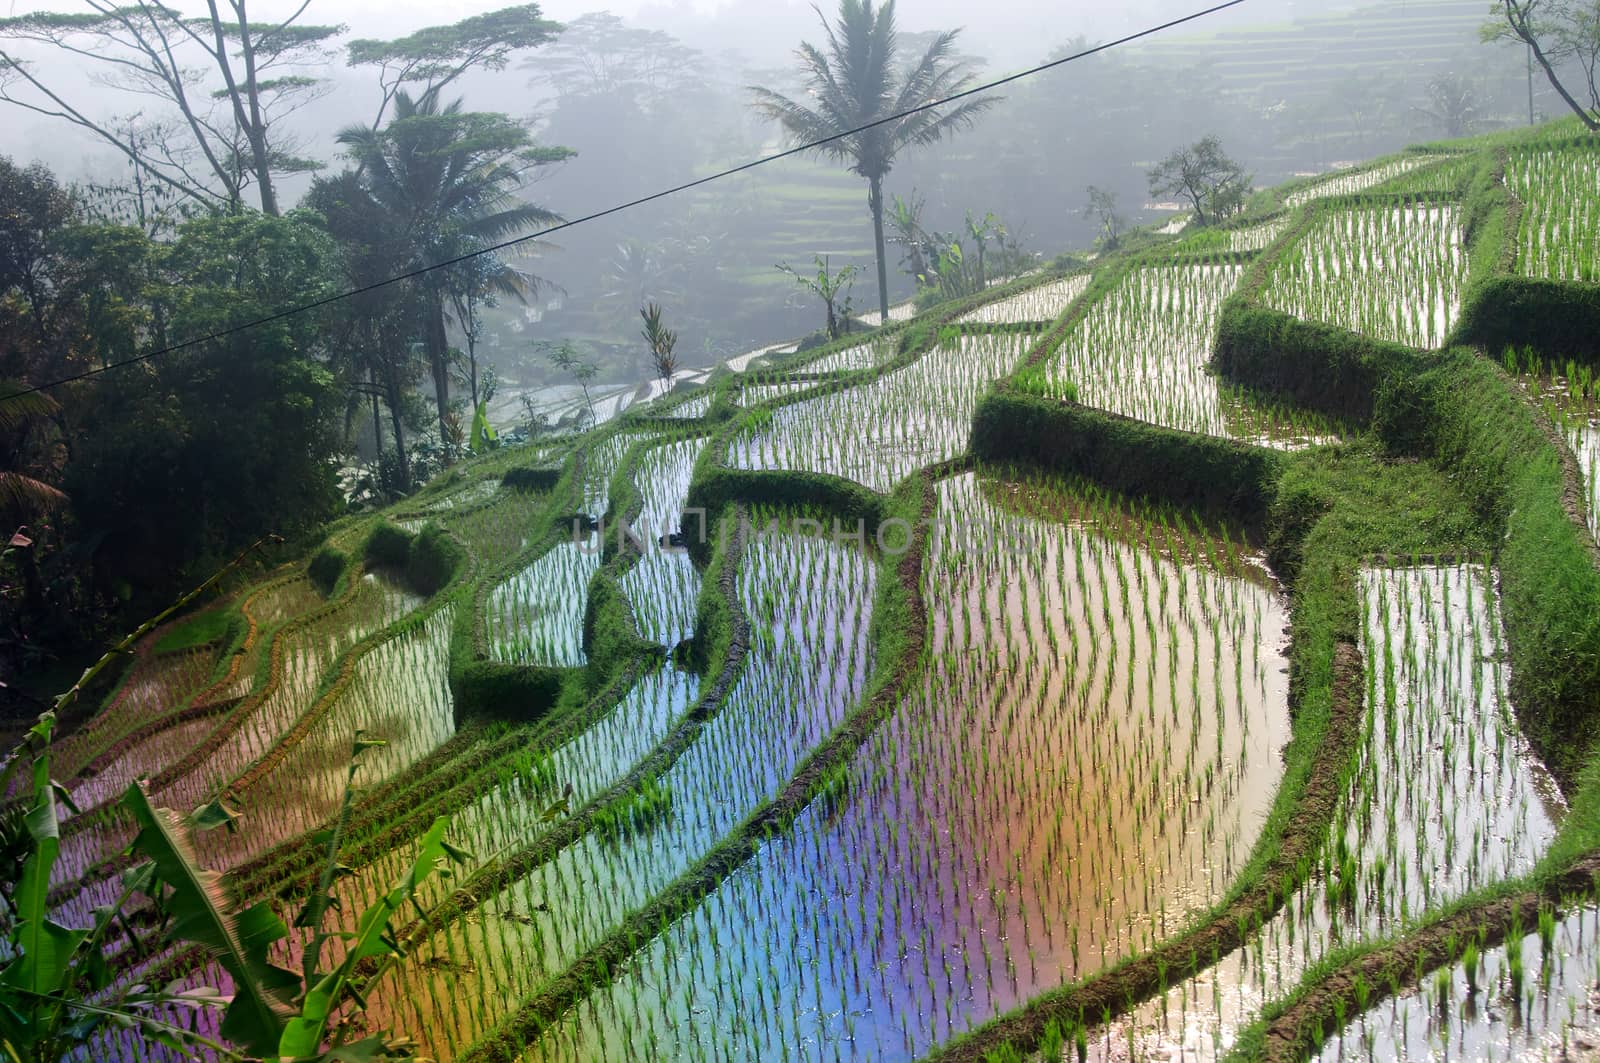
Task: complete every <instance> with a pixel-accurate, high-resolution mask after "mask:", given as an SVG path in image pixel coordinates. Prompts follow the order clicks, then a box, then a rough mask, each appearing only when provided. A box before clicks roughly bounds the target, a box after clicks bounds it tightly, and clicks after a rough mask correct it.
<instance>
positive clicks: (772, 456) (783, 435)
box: [728, 332, 1033, 492]
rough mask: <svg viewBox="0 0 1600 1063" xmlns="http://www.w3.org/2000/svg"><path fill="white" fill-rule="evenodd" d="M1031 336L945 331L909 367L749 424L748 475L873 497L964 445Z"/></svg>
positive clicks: (744, 441)
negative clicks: (793, 475)
mask: <svg viewBox="0 0 1600 1063" xmlns="http://www.w3.org/2000/svg"><path fill="white" fill-rule="evenodd" d="M1032 342H1033V341H1032V339H1031V337H1028V336H1024V335H1021V334H1009V335H982V336H958V335H955V334H953V333H949V332H947V333H945V334H943V335H942V336H941V337H940V340H939V343H938V345H937V346H936V347H934V348H933V349H932V350H930V351H929V352H928V353H926V354H924V355H923V356H922V357H921V358H919V359H917V360H916V361H915V362H913V363H911V364H910V365H908V366H905V367H904V368H901V369H897V370H895V371H894V372H891V373H887V374H885V375H884V376H881V377H879V378H878V379H876V380H874V381H872V382H871V383H868V384H863V385H861V386H860V387H856V388H851V389H849V390H847V391H836V392H830V393H828V394H825V395H821V396H818V397H817V398H814V399H807V400H804V401H802V402H797V403H794V404H792V405H789V406H783V407H780V408H778V409H776V410H772V411H770V412H769V413H764V414H758V415H757V416H756V417H754V418H751V419H750V421H749V423H748V424H747V426H746V427H745V428H744V429H743V430H742V431H741V432H740V433H739V434H738V435H737V436H736V437H735V438H734V439H733V441H732V443H731V444H730V445H729V453H728V461H729V463H730V464H732V465H734V466H735V467H737V468H741V469H788V470H796V471H809V472H820V473H831V474H832V475H835V476H842V477H844V478H846V479H850V480H854V481H856V482H857V483H859V484H862V485H863V486H866V487H869V488H871V489H872V490H874V491H885V492H886V491H888V490H889V489H890V488H892V487H893V486H894V485H895V484H896V483H898V482H899V481H900V480H902V479H904V478H905V477H906V476H908V475H910V474H911V473H913V472H915V471H916V470H918V469H921V468H923V467H925V466H927V465H931V464H934V463H935V462H940V461H946V460H948V459H950V458H953V457H955V456H956V455H957V454H960V453H961V452H962V451H963V450H965V449H966V447H967V440H968V437H969V435H970V432H971V429H972V414H973V410H974V409H975V408H976V407H977V403H978V398H979V397H980V396H981V395H982V394H983V392H984V389H985V388H987V387H988V385H989V384H990V383H991V382H992V381H994V380H996V379H998V378H1000V377H1003V376H1005V375H1007V374H1008V373H1010V372H1011V371H1012V369H1014V368H1015V367H1016V365H1017V363H1018V362H1020V361H1021V359H1022V356H1023V354H1024V353H1025V352H1026V350H1027V347H1028V345H1029V344H1030V343H1032Z"/></svg>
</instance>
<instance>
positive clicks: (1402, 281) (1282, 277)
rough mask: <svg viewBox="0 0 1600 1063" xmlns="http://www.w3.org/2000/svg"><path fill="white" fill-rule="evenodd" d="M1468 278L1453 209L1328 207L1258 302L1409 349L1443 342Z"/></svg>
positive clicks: (1281, 263)
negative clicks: (1348, 208)
mask: <svg viewBox="0 0 1600 1063" xmlns="http://www.w3.org/2000/svg"><path fill="white" fill-rule="evenodd" d="M1465 277H1466V259H1465V256H1464V254H1463V253H1462V246H1461V230H1460V226H1459V225H1458V224H1457V221H1456V212H1455V210H1454V209H1453V208H1450V207H1428V206H1420V205H1419V206H1410V207H1375V208H1367V209H1362V210H1348V211H1337V212H1328V213H1326V214H1324V215H1323V216H1322V217H1321V218H1320V219H1319V220H1318V222H1317V224H1316V225H1314V226H1313V227H1312V228H1311V230H1310V231H1309V232H1307V233H1306V235H1305V238H1304V239H1303V240H1302V241H1301V243H1300V245H1299V246H1298V247H1297V248H1295V249H1293V250H1291V251H1290V252H1288V253H1287V254H1285V255H1283V256H1282V257H1281V258H1279V259H1278V261H1277V263H1276V265H1275V266H1274V268H1273V271H1272V274H1271V276H1270V277H1269V279H1268V281H1267V284H1266V287H1265V289H1264V290H1263V292H1262V302H1263V305H1265V306H1267V307H1269V308H1271V309H1274V310H1282V311H1283V312H1284V313H1287V314H1293V315H1295V316H1296V317H1300V318H1305V319H1306V320H1310V321H1320V322H1323V323H1325V324H1329V325H1337V326H1339V327H1341V328H1346V329H1349V330H1350V331H1352V332H1358V333H1361V334H1362V335H1364V336H1369V337H1371V338H1373V339H1379V340H1392V341H1394V342H1396V343H1404V344H1409V345H1410V346H1412V347H1425V348H1432V347H1437V346H1439V345H1440V344H1442V343H1443V342H1444V339H1445V337H1446V336H1447V335H1448V334H1449V332H1450V328H1451V326H1452V325H1453V324H1454V323H1455V319H1456V315H1457V314H1458V313H1459V311H1460V308H1461V290H1462V284H1463V282H1464V280H1465Z"/></svg>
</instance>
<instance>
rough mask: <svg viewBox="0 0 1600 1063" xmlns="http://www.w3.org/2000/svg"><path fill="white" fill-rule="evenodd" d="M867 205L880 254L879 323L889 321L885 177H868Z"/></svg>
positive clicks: (873, 235) (874, 242)
mask: <svg viewBox="0 0 1600 1063" xmlns="http://www.w3.org/2000/svg"><path fill="white" fill-rule="evenodd" d="M867 206H868V207H869V208H871V210H872V244H873V250H875V251H876V252H877V254H878V314H879V318H878V325H879V326H880V327H881V326H883V325H887V324H888V323H889V267H888V265H887V263H886V262H885V260H884V253H883V178H882V177H881V176H877V177H869V178H867Z"/></svg>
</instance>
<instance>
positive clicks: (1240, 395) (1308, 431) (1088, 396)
mask: <svg viewBox="0 0 1600 1063" xmlns="http://www.w3.org/2000/svg"><path fill="white" fill-rule="evenodd" d="M1244 269H1245V267H1243V266H1237V265H1226V264H1216V265H1192V266H1163V267H1159V268H1148V269H1139V270H1135V271H1133V272H1132V273H1129V274H1128V276H1127V277H1126V278H1125V279H1124V280H1123V281H1122V283H1121V284H1119V285H1118V286H1117V287H1116V288H1114V289H1113V290H1112V291H1111V292H1109V293H1107V294H1106V296H1105V297H1104V298H1102V299H1100V300H1099V301H1098V302H1096V303H1095V305H1094V306H1093V307H1092V308H1091V309H1090V310H1089V312H1088V313H1087V314H1086V315H1084V317H1083V320H1082V321H1081V322H1080V323H1079V324H1078V326H1077V327H1076V328H1075V329H1074V330H1073V331H1072V332H1071V334H1069V335H1068V336H1067V337H1066V338H1065V340H1063V341H1062V343H1061V346H1060V347H1059V348H1058V349H1057V351H1056V354H1055V356H1054V357H1053V358H1052V359H1051V360H1049V361H1047V362H1046V363H1045V366H1044V373H1045V379H1046V381H1047V387H1048V388H1049V389H1050V390H1051V391H1052V392H1053V393H1054V394H1056V395H1058V396H1060V397H1063V398H1076V399H1077V401H1079V402H1082V403H1084V404H1085V405H1088V406H1094V407H1096V408H1099V409H1103V410H1108V411H1110V412H1112V413H1119V414H1122V415H1124V416H1127V417H1133V418H1137V419H1138V420H1141V421H1147V422H1150V423H1152V424H1159V425H1165V426H1166V427H1169V428H1178V429H1183V430H1185V431H1190V432H1201V433H1205V434H1209V435H1220V436H1231V437H1234V438H1243V439H1247V440H1251V441H1254V442H1258V443H1263V444H1267V445H1276V446H1285V447H1292V446H1304V445H1307V444H1309V443H1315V442H1320V441H1323V440H1324V439H1326V438H1328V437H1329V436H1331V435H1333V434H1334V431H1333V428H1332V427H1331V426H1330V425H1328V424H1327V423H1326V422H1325V421H1324V420H1323V419H1321V418H1317V417H1314V416H1313V415H1311V414H1308V413H1306V412H1305V411H1301V410H1297V409H1295V408H1292V407H1281V406H1270V405H1266V404H1262V403H1259V402H1257V401H1255V400H1254V399H1253V398H1252V397H1251V396H1249V395H1247V394H1245V393H1244V392H1241V391H1239V390H1238V389H1236V388H1227V387H1224V386H1221V385H1219V383H1218V380H1217V377H1216V376H1215V375H1214V374H1213V373H1211V372H1210V371H1209V368H1208V367H1209V363H1210V359H1211V347H1212V344H1213V342H1214V341H1215V339H1216V332H1217V323H1218V321H1219V319H1220V318H1221V315H1222V304H1223V301H1224V300H1225V299H1227V297H1228V296H1229V295H1231V294H1232V293H1233V291H1234V289H1235V288H1236V287H1237V286H1238V284H1239V280H1240V278H1241V277H1242V276H1243V275H1244Z"/></svg>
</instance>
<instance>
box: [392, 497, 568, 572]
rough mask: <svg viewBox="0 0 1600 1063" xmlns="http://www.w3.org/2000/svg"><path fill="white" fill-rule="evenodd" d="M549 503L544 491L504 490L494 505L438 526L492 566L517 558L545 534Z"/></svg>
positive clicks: (447, 519) (456, 515)
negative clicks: (507, 559)
mask: <svg viewBox="0 0 1600 1063" xmlns="http://www.w3.org/2000/svg"><path fill="white" fill-rule="evenodd" d="M548 503H549V496H548V495H546V494H544V493H543V492H539V491H520V490H510V491H504V490H503V491H500V492H499V493H498V494H496V495H494V496H493V502H492V504H489V505H484V506H478V507H475V508H472V507H468V508H464V509H461V510H457V511H455V512H452V513H449V514H446V515H445V516H444V517H443V518H440V519H439V520H437V521H435V523H442V524H444V525H445V526H446V527H448V528H449V529H450V532H451V534H453V535H455V536H456V537H457V538H458V539H460V540H461V541H462V542H464V543H466V544H467V547H468V549H470V550H471V551H472V553H473V554H474V556H476V557H478V558H481V559H482V560H484V561H485V562H487V563H489V564H491V565H492V564H493V563H494V562H497V561H500V560H502V559H504V558H508V557H516V556H517V555H518V554H520V553H522V552H523V551H524V550H525V549H527V546H528V544H529V543H530V542H532V541H533V540H534V539H535V538H537V537H540V536H542V535H544V533H545V532H546V531H547V530H548V529H549V523H548V522H549V517H550V514H549V513H548V512H547V510H548V508H549V506H548ZM428 519H433V518H428ZM424 523H425V522H424ZM420 527H421V525H418V528H420Z"/></svg>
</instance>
